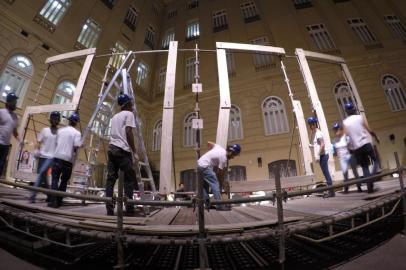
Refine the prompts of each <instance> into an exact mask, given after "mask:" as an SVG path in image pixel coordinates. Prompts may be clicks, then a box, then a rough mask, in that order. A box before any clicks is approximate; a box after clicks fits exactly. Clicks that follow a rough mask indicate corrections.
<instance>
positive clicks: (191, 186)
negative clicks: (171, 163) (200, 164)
mask: <svg viewBox="0 0 406 270" xmlns="http://www.w3.org/2000/svg"><path fill="white" fill-rule="evenodd" d="M180 182H181V183H182V184H183V185H184V186H185V191H196V190H197V173H196V169H189V170H183V171H181V172H180Z"/></svg>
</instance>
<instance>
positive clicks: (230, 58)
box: [226, 51, 235, 76]
mask: <svg viewBox="0 0 406 270" xmlns="http://www.w3.org/2000/svg"><path fill="white" fill-rule="evenodd" d="M226 60H227V71H228V75H231V76H233V75H235V60H234V54H233V53H232V52H229V51H228V52H227V53H226Z"/></svg>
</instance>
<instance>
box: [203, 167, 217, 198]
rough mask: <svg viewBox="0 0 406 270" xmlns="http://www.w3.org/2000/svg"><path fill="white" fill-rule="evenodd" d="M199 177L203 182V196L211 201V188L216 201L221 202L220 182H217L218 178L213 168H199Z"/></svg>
mask: <svg viewBox="0 0 406 270" xmlns="http://www.w3.org/2000/svg"><path fill="white" fill-rule="evenodd" d="M197 170H198V172H199V176H200V177H201V178H202V180H203V196H204V198H205V199H206V200H208V199H209V187H210V188H211V192H212V193H213V196H214V199H215V200H221V194H220V187H219V182H218V180H217V176H216V174H215V173H214V171H213V168H211V167H207V168H203V167H198V168H197Z"/></svg>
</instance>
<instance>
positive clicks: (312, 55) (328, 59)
mask: <svg viewBox="0 0 406 270" xmlns="http://www.w3.org/2000/svg"><path fill="white" fill-rule="evenodd" d="M295 54H296V56H297V61H298V63H299V67H300V70H301V72H302V75H303V79H304V82H305V85H306V88H307V91H308V94H309V97H310V100H311V103H312V106H313V109H314V110H315V111H316V114H317V118H318V121H319V125H320V129H321V131H322V132H323V134H327V135H328V134H329V128H328V126H327V121H326V117H325V114H324V111H323V107H322V105H321V103H320V99H319V95H318V93H317V89H316V85H315V83H314V80H313V75H312V73H311V70H310V66H309V63H308V59H309V60H314V61H319V62H324V63H331V64H337V65H339V66H340V68H341V69H342V71H343V76H344V78H345V80H346V81H347V82H348V84H349V85H348V86H349V87H350V90H351V93H352V94H353V98H354V100H355V102H356V104H357V107H358V110H359V111H360V113H361V115H362V116H364V118H365V119H366V117H365V111H364V106H363V104H362V101H361V97H360V96H359V93H358V89H357V87H356V85H355V82H354V79H353V78H352V75H351V73H350V71H349V69H348V66H347V64H346V63H345V60H344V58H342V57H339V56H334V55H328V54H323V53H317V52H311V51H305V50H303V49H300V48H297V49H296V50H295ZM325 143H326V145H327V146H328V145H331V140H330V136H325ZM328 167H329V170H330V172H333V174H332V177H333V180H334V178H335V177H334V176H335V175H336V170H335V163H334V159H333V158H329V160H328Z"/></svg>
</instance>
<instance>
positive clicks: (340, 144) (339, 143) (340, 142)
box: [334, 135, 350, 159]
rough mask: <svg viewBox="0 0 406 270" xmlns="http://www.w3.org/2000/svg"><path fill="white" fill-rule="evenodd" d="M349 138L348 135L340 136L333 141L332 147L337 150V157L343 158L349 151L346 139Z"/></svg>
mask: <svg viewBox="0 0 406 270" xmlns="http://www.w3.org/2000/svg"><path fill="white" fill-rule="evenodd" d="M349 139H350V138H348V136H345V135H344V136H341V137H340V138H339V139H336V141H335V142H334V148H335V150H336V152H337V156H338V158H339V159H343V158H346V157H348V155H349V154H350V152H349V151H348V141H349Z"/></svg>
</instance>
